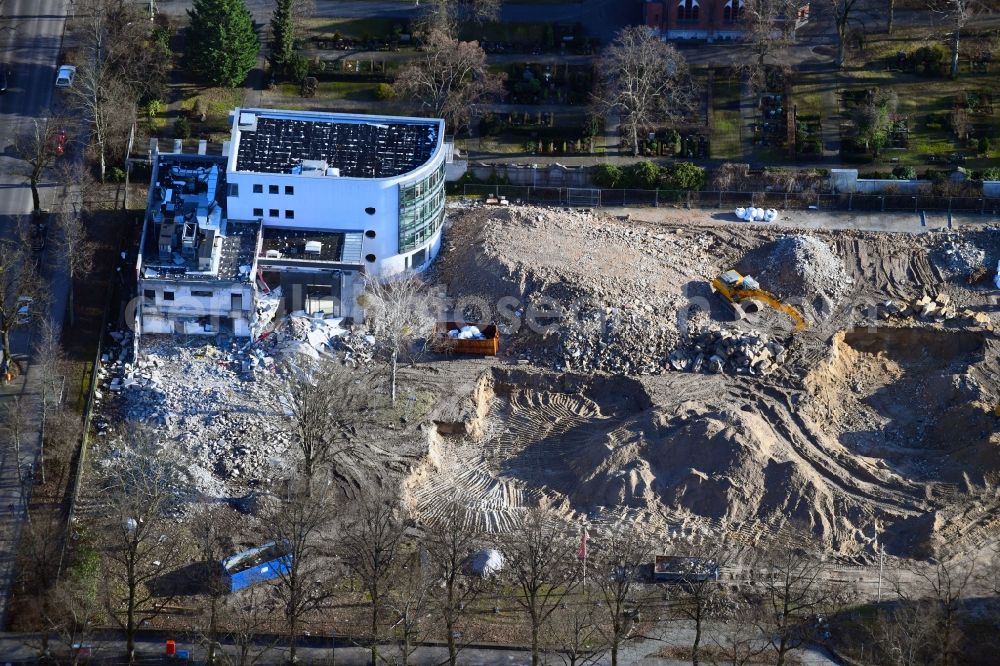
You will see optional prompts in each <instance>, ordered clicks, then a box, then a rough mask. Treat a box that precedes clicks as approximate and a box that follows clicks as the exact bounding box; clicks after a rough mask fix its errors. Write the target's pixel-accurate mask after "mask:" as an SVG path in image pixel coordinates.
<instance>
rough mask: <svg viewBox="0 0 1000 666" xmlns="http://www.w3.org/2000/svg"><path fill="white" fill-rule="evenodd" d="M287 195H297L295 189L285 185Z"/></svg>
mask: <svg viewBox="0 0 1000 666" xmlns="http://www.w3.org/2000/svg"><path fill="white" fill-rule="evenodd" d="M285 194H295V188H294V187H292V186H291V185H285Z"/></svg>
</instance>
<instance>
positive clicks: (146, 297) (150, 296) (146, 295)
mask: <svg viewBox="0 0 1000 666" xmlns="http://www.w3.org/2000/svg"><path fill="white" fill-rule="evenodd" d="M142 299H143V301H145V303H144V305H156V290H154V289H143V290H142Z"/></svg>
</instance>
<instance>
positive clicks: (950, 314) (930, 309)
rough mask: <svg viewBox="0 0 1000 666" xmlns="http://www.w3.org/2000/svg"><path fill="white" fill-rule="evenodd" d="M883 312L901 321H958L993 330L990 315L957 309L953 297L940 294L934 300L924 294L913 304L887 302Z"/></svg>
mask: <svg viewBox="0 0 1000 666" xmlns="http://www.w3.org/2000/svg"><path fill="white" fill-rule="evenodd" d="M882 310H883V312H884V313H885V314H886V315H888V316H890V317H898V318H900V319H908V318H915V319H922V320H924V321H928V322H937V323H943V322H946V321H956V323H963V324H966V325H970V326H982V327H983V328H986V329H988V330H993V322H992V320H991V319H990V316H989V315H988V314H986V313H985V312H976V311H974V310H969V309H968V308H961V309H960V308H957V307H955V305H954V304H953V303H952V302H951V296H949V295H948V294H945V293H940V294H938V295H937V296H935V297H933V298H931V296H929V295H927V294H924V295H923V296H921V297H920V298H918V299H916V300H915V301H913V302H912V303H900V302H897V301H891V300H890V301H886V302H885V303H883V304H882Z"/></svg>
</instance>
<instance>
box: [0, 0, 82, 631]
mask: <svg viewBox="0 0 1000 666" xmlns="http://www.w3.org/2000/svg"><path fill="white" fill-rule="evenodd" d="M67 5H68V2H67V0H6V2H5V3H4V7H3V19H2V25H0V27H4V28H9V29H6V30H3V32H2V33H0V45H2V46H3V50H2V52H3V53H4V54H5V55H4V57H5V59H6V64H7V65H8V67H9V68H10V70H11V72H12V73H13V77H12V80H11V81H10V85H9V88H8V90H7V92H6V93H4V94H3V95H2V96H0V148H2V154H0V235H2V236H6V237H9V235H10V234H11V231H12V229H13V227H14V225H15V224H16V222H17V219H18V217H20V216H22V215H25V214H27V213H30V212H31V191H30V189H29V188H28V184H27V180H26V177H25V175H24V173H25V167H26V165H25V164H24V162H22V161H20V160H18V159H17V158H16V157H14V155H13V151H12V147H11V146H12V143H13V141H14V137H16V136H17V135H18V134H19V133H20V132H21V131H23V130H24V128H26V127H27V126H28V124H29V123H30V122H31V119H32V118H42V117H45V116H46V113H47V109H48V107H49V106H50V105H51V104H52V95H53V89H54V87H53V83H54V81H55V65H56V60H57V58H58V56H59V49H60V45H61V43H62V37H63V25H64V23H65V17H66V8H67ZM53 194H54V189H53V188H45V189H43V191H42V207H43V208H48V207H52V203H53V202H52V196H53ZM43 262H44V263H43V274H45V275H46V276H47V277H48V278H49V289H48V293H49V307H50V312H49V315H50V316H51V317H52V319H53V320H54V321H55V323H56V324H57V325H60V326H61V323H62V319H63V314H64V312H65V309H66V291H67V289H66V286H67V282H66V277H65V275H64V274H60V272H59V271H58V270H55V271H54V270H53V267H52V266H51V261H50V258H49V257H43ZM38 314H43V313H38ZM30 339H31V332H30V331H29V330H21V331H15V336H14V338H13V340H12V343H11V347H12V351H13V353H14V354H15V356H24V355H26V354H27V352H28V351H29V342H30ZM24 363H25V365H26V366H27V370H26V372H25V374H24V375H22V376H20V377H18V378H17V379H16V380H15V381H13V382H12V383H11V384H9V385H7V386H5V387H3V388H2V390H0V415H2V418H3V419H7V418H9V417H8V416H7V414H6V410H7V408H8V407H10V406H12V405H13V404H14V401H15V399H16V400H17V401H18V404H17V410H16V411H17V412H18V414H19V415H20V418H21V419H22V424H21V432H22V437H21V446H20V456H18V455H17V454H16V452H15V449H14V446H13V443H12V441H11V438H10V437H9V436H5V437H3V439H0V622H2V623H6V619H7V599H8V592H9V588H10V585H11V582H12V576H13V563H14V554H15V553H16V551H17V545H18V542H19V540H20V534H21V521H22V520H23V516H24V502H23V497H22V492H21V483H20V477H19V475H18V470H19V469H20V470H22V473H26V472H25V471H24V470H28V471H33V470H34V467H35V463H36V460H37V457H38V450H39V444H40V430H39V421H40V416H41V404H40V390H39V385H40V379H41V378H40V377H39V372H38V367H37V366H35V365H32V364H30V360H29V359H25V361H24Z"/></svg>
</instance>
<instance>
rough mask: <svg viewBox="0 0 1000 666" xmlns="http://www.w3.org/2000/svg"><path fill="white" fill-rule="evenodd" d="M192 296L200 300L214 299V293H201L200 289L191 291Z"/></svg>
mask: <svg viewBox="0 0 1000 666" xmlns="http://www.w3.org/2000/svg"><path fill="white" fill-rule="evenodd" d="M191 295H192V296H197V297H198V298H212V292H210V291H201V290H198V289H192V290H191Z"/></svg>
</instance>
